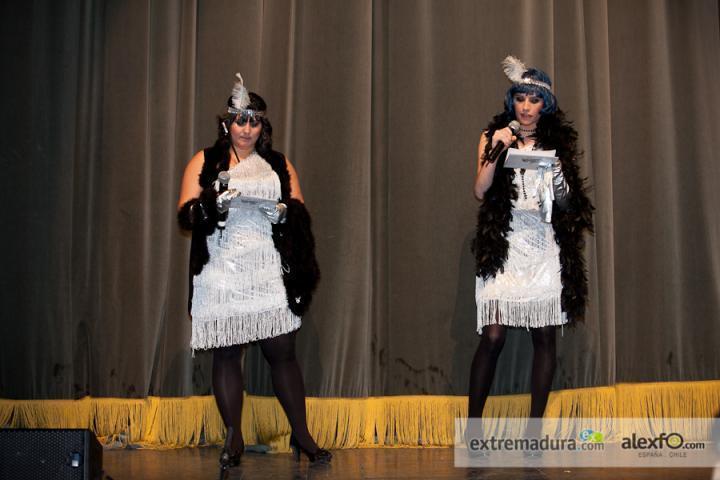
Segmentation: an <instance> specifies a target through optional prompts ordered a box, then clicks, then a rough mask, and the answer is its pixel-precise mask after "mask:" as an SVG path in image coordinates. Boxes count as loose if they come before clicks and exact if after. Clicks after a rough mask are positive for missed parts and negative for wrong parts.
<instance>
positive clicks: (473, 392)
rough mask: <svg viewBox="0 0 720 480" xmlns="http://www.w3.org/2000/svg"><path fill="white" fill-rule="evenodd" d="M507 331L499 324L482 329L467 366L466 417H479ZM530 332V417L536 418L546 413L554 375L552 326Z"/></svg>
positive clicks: (553, 332)
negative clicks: (531, 347)
mask: <svg viewBox="0 0 720 480" xmlns="http://www.w3.org/2000/svg"><path fill="white" fill-rule="evenodd" d="M506 331H507V327H505V326H503V325H498V324H495V325H487V326H485V327H483V330H482V335H481V336H480V345H478V348H477V351H476V352H475V357H474V358H473V361H472V366H471V367H470V395H469V404H468V417H471V418H479V417H482V412H483V409H484V408H485V401H486V400H487V397H488V394H489V393H490V386H491V385H492V381H493V377H494V376H495V366H496V365H497V360H498V357H499V356H500V352H501V351H502V349H503V346H504V345H505V335H506ZM530 332H531V335H532V342H533V365H532V378H531V383H530V394H531V395H530V399H531V400H530V417H535V418H538V417H542V416H543V413H544V412H545V406H546V405H547V400H548V395H549V394H550V387H552V380H553V375H554V374H555V365H556V359H555V327H554V326H548V327H541V328H533V329H531V330H530Z"/></svg>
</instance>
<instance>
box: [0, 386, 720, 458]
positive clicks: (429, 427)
mask: <svg viewBox="0 0 720 480" xmlns="http://www.w3.org/2000/svg"><path fill="white" fill-rule="evenodd" d="M718 409H720V382H718V381H704V382H662V383H641V384H617V385H614V386H612V387H593V388H580V389H566V390H561V391H558V392H553V393H551V394H550V398H549V400H548V407H547V410H546V414H545V418H546V420H545V422H546V424H547V425H546V426H547V428H548V430H549V431H553V429H555V428H557V429H559V430H558V431H562V429H567V427H568V425H569V423H567V422H568V420H573V419H587V420H586V422H584V425H585V426H586V427H592V428H593V429H600V430H601V431H608V430H609V428H607V429H606V428H603V427H608V426H609V425H611V424H612V423H613V421H614V419H625V421H629V420H628V419H632V424H633V426H634V427H635V428H637V429H638V431H641V432H642V431H666V430H667V429H668V428H671V425H672V424H673V422H674V421H677V422H683V424H684V428H686V429H688V430H686V431H687V432H688V433H689V434H690V435H691V436H692V437H693V439H698V440H701V439H703V440H704V439H706V438H707V435H708V433H709V432H708V430H707V428H708V427H709V426H710V422H709V421H706V422H702V421H698V422H697V423H695V424H694V426H693V427H692V428H690V427H689V426H688V425H687V424H686V422H685V419H686V418H696V419H706V420H711V419H712V417H713V416H714V415H715V412H717V411H718ZM529 411H530V396H529V395H527V394H520V395H502V396H493V397H489V398H488V402H487V404H486V408H485V412H484V414H483V417H484V418H485V419H486V420H487V421H490V419H493V420H492V421H493V422H494V423H496V424H497V426H498V427H499V428H501V429H504V428H513V427H512V426H511V425H512V423H511V422H512V421H513V419H514V418H518V417H527V415H528V414H529ZM307 415H308V428H309V429H310V432H311V433H312V435H313V438H315V439H316V440H317V442H318V444H319V445H320V446H322V447H323V448H358V447H360V448H365V447H390V446H402V447H448V446H452V445H453V444H454V443H455V442H456V441H457V442H458V443H459V442H461V441H462V440H461V439H460V438H459V436H460V433H459V432H458V431H457V429H456V425H457V422H458V421H459V422H460V424H461V425H464V424H465V421H466V420H465V417H467V397H464V396H450V395H444V396H441V395H391V396H385V397H364V398H332V397H329V398H309V399H308V400H307ZM674 419H679V420H674ZM0 425H2V426H7V427H12V428H89V429H91V430H93V432H95V434H96V435H97V436H98V437H99V438H100V441H101V442H102V443H103V445H105V446H107V447H111V448H112V447H115V448H119V447H128V446H132V447H143V448H153V449H165V448H179V447H196V446H199V445H213V444H215V445H217V444H222V443H223V440H224V438H225V428H224V426H223V423H222V419H221V418H220V414H219V413H218V410H217V407H216V405H215V399H214V398H213V397H212V396H210V395H207V396H196V397H185V398H175V397H147V398H144V399H130V398H93V397H84V398H82V399H79V400H4V399H0ZM242 431H243V438H244V439H245V444H246V445H254V447H250V448H251V449H253V450H258V449H260V450H267V449H268V448H270V449H273V450H275V451H289V445H288V442H289V439H290V433H291V429H290V424H289V423H288V421H287V418H286V416H285V413H284V412H283V410H282V407H280V403H279V402H278V401H277V399H275V398H273V397H267V396H254V395H249V396H247V397H246V398H245V407H244V408H243V418H242ZM576 433H577V432H574V433H573V435H574V434H576ZM686 440H688V439H687V438H686Z"/></svg>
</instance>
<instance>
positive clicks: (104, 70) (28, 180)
mask: <svg viewBox="0 0 720 480" xmlns="http://www.w3.org/2000/svg"><path fill="white" fill-rule="evenodd" d="M719 10H720V9H719V7H718V1H717V0H687V1H672V0H639V1H636V2H631V3H627V2H620V1H617V0H606V1H593V0H586V1H580V0H513V1H499V0H498V1H474V0H456V1H452V2H445V1H439V0H438V1H432V0H417V1H416V0H394V1H383V0H372V1H371V0H352V1H344V2H337V1H332V0H305V1H299V0H266V1H261V0H245V1H241V2H236V1H229V0H218V1H213V2H199V1H187V2H171V1H158V0H153V1H148V2H139V1H138V2H120V1H106V2H101V1H97V0H84V1H81V2H74V3H70V4H66V3H61V2H50V1H40V0H36V1H33V2H3V4H2V5H0V60H1V61H2V64H3V65H4V66H5V67H6V74H5V75H3V76H0V91H2V92H3V107H2V109H0V122H1V124H2V128H0V147H1V148H0V166H1V167H2V170H3V175H2V176H1V177H2V180H1V182H2V184H1V185H2V189H1V191H2V195H3V197H2V205H3V206H4V208H2V209H0V211H1V212H2V214H1V216H0V221H1V222H2V225H3V231H4V235H2V246H1V247H0V251H2V253H3V262H2V263H3V267H4V268H3V271H2V275H1V276H0V278H2V288H0V304H1V305H2V321H1V322H0V397H12V398H71V397H78V396H82V395H85V394H91V395H95V396H128V397H144V396H147V395H165V396H174V395H188V394H193V393H198V394H206V393H209V392H210V370H209V366H210V358H209V355H207V354H203V353H198V354H197V355H196V356H195V357H192V356H191V352H190V350H189V346H188V343H189V332H190V322H189V320H188V318H187V314H186V311H185V307H186V303H185V301H186V298H185V295H186V291H187V255H188V249H189V241H188V239H187V237H186V236H183V235H182V234H181V233H180V232H179V230H178V228H177V226H176V221H175V203H176V201H177V194H178V189H179V182H180V178H181V176H182V172H183V169H184V166H185V163H186V162H187V160H188V159H189V158H190V157H191V156H192V154H193V153H194V152H195V151H197V150H199V149H201V148H203V147H205V146H207V145H210V144H211V143H212V142H213V141H214V139H215V135H216V123H215V117H216V115H218V114H219V113H221V112H222V110H223V107H224V105H225V102H226V99H227V96H228V93H229V90H230V88H231V85H232V82H233V76H234V73H235V72H241V73H242V75H243V77H244V78H245V82H246V85H248V87H249V88H250V89H251V90H254V91H257V92H258V93H260V94H261V95H263V96H264V98H265V99H266V100H267V103H268V106H269V112H268V115H269V117H270V119H271V121H272V123H273V126H274V141H275V147H276V148H277V149H278V150H281V151H283V152H284V153H286V155H287V156H288V158H289V159H290V160H291V161H292V162H293V163H294V165H295V166H296V168H297V170H298V172H299V177H300V181H301V184H302V188H303V193H304V195H305V198H306V202H307V205H308V207H309V209H310V211H311V213H312V215H313V222H314V231H315V235H316V240H317V253H318V259H319V262H320V266H321V270H322V274H323V278H322V281H321V284H320V287H319V289H318V291H317V293H316V296H315V299H314V303H313V306H312V308H311V311H310V314H309V315H307V316H306V317H305V318H304V326H303V329H302V330H301V333H300V334H299V336H298V356H299V358H300V360H301V363H302V367H303V371H304V374H305V379H306V383H307V386H308V393H309V394H310V395H314V396H375V395H390V394H421V393H427V394H458V395H461V394H464V393H465V391H466V388H467V377H468V370H469V365H470V361H471V358H472V354H473V352H474V349H475V347H476V345H477V342H478V337H477V334H476V333H475V307H474V296H473V295H474V272H473V269H474V259H473V257H472V254H471V252H470V242H471V240H472V237H473V235H474V229H475V216H476V209H477V202H476V201H475V200H474V198H473V196H472V182H473V176H474V171H475V161H476V159H475V157H476V149H477V141H478V139H479V135H480V132H481V131H482V129H483V128H484V126H485V125H486V124H487V123H488V121H489V120H490V118H491V116H492V115H493V114H495V113H497V112H498V111H499V110H500V109H501V108H502V99H503V95H504V93H505V91H506V89H507V87H508V83H507V80H506V79H505V78H504V77H503V75H502V72H501V70H500V66H499V62H500V61H501V60H502V58H504V56H505V55H507V54H509V53H514V54H516V55H518V56H519V57H521V58H522V59H523V60H525V62H526V63H527V64H528V65H532V66H537V67H539V68H542V69H544V70H546V71H547V72H548V73H549V74H550V76H551V77H552V78H553V81H554V86H555V91H556V94H557V97H558V99H559V103H560V106H561V108H562V109H563V110H565V111H566V112H567V114H568V116H569V117H570V118H571V119H572V120H573V121H574V122H575V125H576V127H577V129H578V131H579V133H580V143H581V147H582V149H583V151H584V155H583V157H582V159H581V160H580V164H581V166H582V169H583V173H584V174H585V175H586V176H587V177H588V181H589V184H590V185H591V187H592V192H591V195H592V198H593V201H594V203H595V206H596V207H597V211H596V216H595V222H596V234H595V236H594V237H590V238H589V239H588V244H587V249H586V258H587V262H588V266H589V279H590V304H589V308H588V312H587V320H586V322H585V323H584V324H582V325H579V326H578V327H577V328H573V329H564V330H563V332H562V337H560V338H559V342H558V345H559V353H558V371H557V375H556V378H555V387H556V388H573V387H582V386H593V385H606V384H613V383H615V382H628V381H632V382H639V381H668V380H700V379H712V378H717V372H718V371H719V370H720V368H719V367H720V354H718V351H717V349H716V345H717V344H718V343H720V328H718V327H720V315H719V314H720V294H719V292H720V256H719V255H718V254H717V253H716V252H717V251H720V248H718V246H719V245H720V238H719V237H720V218H719V217H718V215H717V214H716V211H715V210H716V207H715V205H717V204H718V193H717V189H716V185H717V184H718V182H719V181H720V167H718V162H717V161H716V156H717V155H716V153H715V152H717V151H718V149H719V148H720V132H719V131H718V129H717V126H716V123H717V122H716V121H715V120H716V119H715V115H716V112H718V111H720V100H719V99H718V98H719V97H718V96H717V95H716V93H715V88H714V87H715V86H714V80H715V79H716V78H720V71H719V69H720V67H719V66H718V62H717V61H716V58H717V57H718V53H719V52H720V15H719ZM531 357H532V346H531V343H530V340H529V335H528V334H527V332H524V331H522V330H516V331H513V332H512V334H511V335H510V336H509V338H508V342H507V344H506V348H505V351H504V352H503V354H502V356H501V358H500V364H499V366H498V370H497V374H496V382H495V387H494V389H493V392H494V393H511V392H523V391H528V389H529V385H528V381H529V372H530V363H531ZM246 364H247V368H246V383H247V386H248V390H249V391H251V392H254V393H262V394H264V393H271V386H270V382H269V377H268V371H267V366H266V365H265V363H264V361H263V360H262V358H261V355H260V352H259V350H258V349H250V351H249V353H248V358H247V361H246Z"/></svg>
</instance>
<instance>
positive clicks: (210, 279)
mask: <svg viewBox="0 0 720 480" xmlns="http://www.w3.org/2000/svg"><path fill="white" fill-rule="evenodd" d="M228 173H229V174H230V183H229V185H228V188H230V189H237V190H239V191H240V192H241V193H242V195H245V196H251V197H260V198H266V199H269V200H279V199H280V197H281V191H280V179H279V178H278V176H277V174H276V173H275V172H274V171H273V169H272V168H271V167H270V164H268V163H267V162H266V161H265V160H264V159H263V158H262V157H260V156H259V155H258V154H257V153H252V154H251V155H250V156H248V157H247V158H245V159H244V160H242V161H240V162H239V163H238V164H237V165H236V166H235V167H233V168H231V169H230V170H229V171H228ZM207 244H208V251H209V253H210V260H209V262H208V263H207V265H205V267H204V268H203V270H202V272H200V274H199V275H196V276H195V277H194V279H193V289H194V290H193V291H194V293H193V301H192V311H191V315H192V340H191V347H192V349H193V350H199V349H207V348H215V347H224V346H229V345H237V344H245V343H249V342H253V341H255V340H262V339H264V338H272V337H277V336H278V335H282V334H284V333H288V332H291V331H293V330H297V329H298V328H300V325H301V320H300V317H298V316H297V315H295V314H294V313H292V312H291V311H290V309H289V308H288V303H287V296H286V293H285V285H284V284H283V280H282V263H281V260H280V254H279V253H278V252H277V250H276V249H275V245H274V244H273V239H272V224H271V223H270V221H269V220H268V218H267V217H266V216H265V215H264V214H263V213H262V212H260V210H258V208H257V207H255V206H251V205H248V206H242V207H231V208H230V210H229V212H228V218H227V224H226V226H225V229H224V230H222V231H221V230H220V229H216V230H215V232H214V233H213V234H212V235H211V236H209V237H208V238H207Z"/></svg>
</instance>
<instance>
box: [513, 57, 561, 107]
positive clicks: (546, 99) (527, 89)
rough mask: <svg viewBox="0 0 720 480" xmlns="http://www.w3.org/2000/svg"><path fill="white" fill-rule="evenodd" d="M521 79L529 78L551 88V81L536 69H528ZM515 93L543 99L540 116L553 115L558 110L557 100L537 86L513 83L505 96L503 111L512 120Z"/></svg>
mask: <svg viewBox="0 0 720 480" xmlns="http://www.w3.org/2000/svg"><path fill="white" fill-rule="evenodd" d="M522 78H531V79H533V80H537V81H539V82H543V83H547V84H548V85H550V86H552V81H551V80H550V77H549V76H548V74H547V73H545V72H543V71H542V70H539V69H537V68H529V69H527V70H526V71H525V73H523V74H522ZM516 93H527V94H531V95H535V96H538V97H540V98H542V99H543V108H542V110H540V113H542V114H548V113H555V111H556V110H557V109H558V106H557V100H556V99H555V95H553V93H552V92H551V91H550V90H548V89H547V88H543V87H541V86H539V85H533V84H532V83H513V84H512V86H511V87H510V88H509V89H508V91H507V93H506V94H505V111H506V112H508V113H511V114H512V117H513V119H514V118H515V109H514V108H513V97H514V96H515V94H516Z"/></svg>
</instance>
